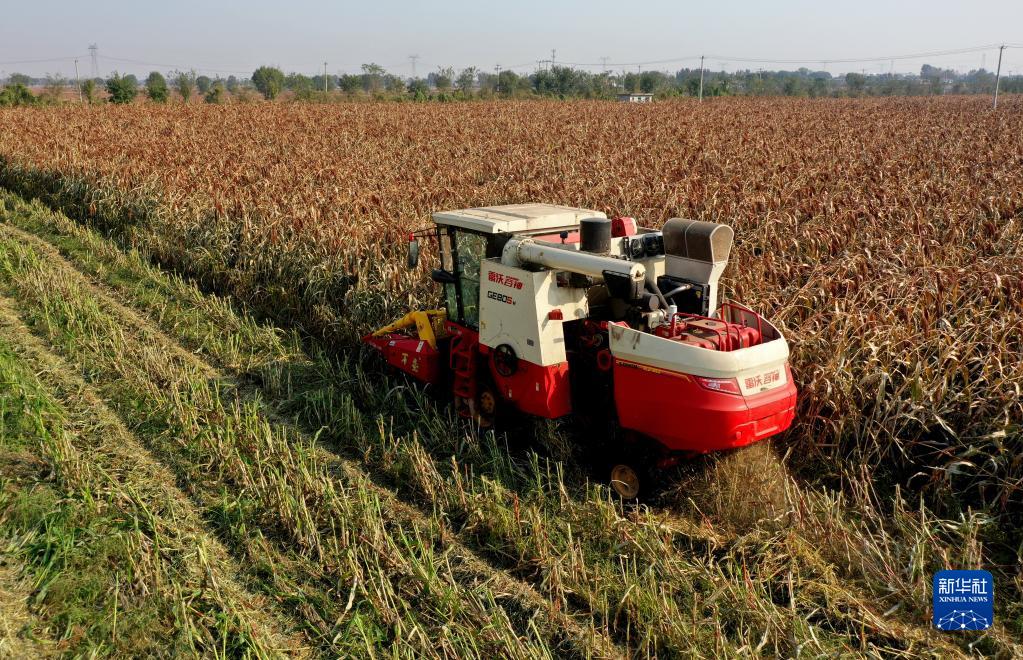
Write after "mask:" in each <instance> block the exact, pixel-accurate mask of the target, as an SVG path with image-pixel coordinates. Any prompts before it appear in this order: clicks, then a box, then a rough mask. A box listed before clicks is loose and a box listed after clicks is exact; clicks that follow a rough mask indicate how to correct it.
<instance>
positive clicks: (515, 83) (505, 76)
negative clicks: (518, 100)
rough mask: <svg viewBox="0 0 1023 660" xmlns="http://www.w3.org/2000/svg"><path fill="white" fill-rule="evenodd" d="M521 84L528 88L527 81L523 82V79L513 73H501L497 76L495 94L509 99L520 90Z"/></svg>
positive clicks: (506, 71) (507, 71)
mask: <svg viewBox="0 0 1023 660" xmlns="http://www.w3.org/2000/svg"><path fill="white" fill-rule="evenodd" d="M523 84H525V85H527V86H528V85H529V80H528V79H525V82H524V81H523V78H522V77H521V76H519V74H517V73H515V72H514V71H509V70H505V71H502V72H501V73H499V74H498V76H497V93H498V94H500V95H501V96H504V97H506V98H510V97H512V96H514V95H515V94H516V93H518V92H519V91H520V90H521V89H522V87H523Z"/></svg>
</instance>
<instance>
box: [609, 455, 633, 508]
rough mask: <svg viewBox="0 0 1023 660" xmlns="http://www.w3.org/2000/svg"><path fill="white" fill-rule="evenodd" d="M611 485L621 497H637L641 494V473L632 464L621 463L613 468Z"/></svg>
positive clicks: (628, 498)
mask: <svg viewBox="0 0 1023 660" xmlns="http://www.w3.org/2000/svg"><path fill="white" fill-rule="evenodd" d="M611 487H612V488H614V490H615V492H616V493H618V496H619V497H621V498H623V499H626V500H631V499H635V498H636V496H637V495H639V474H637V473H636V471H635V470H634V469H632V467H631V466H629V465H625V464H624V463H619V464H618V465H616V466H614V467H613V468H611Z"/></svg>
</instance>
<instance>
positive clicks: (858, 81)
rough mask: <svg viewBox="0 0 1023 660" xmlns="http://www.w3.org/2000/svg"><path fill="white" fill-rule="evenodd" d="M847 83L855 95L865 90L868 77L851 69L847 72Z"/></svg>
mask: <svg viewBox="0 0 1023 660" xmlns="http://www.w3.org/2000/svg"><path fill="white" fill-rule="evenodd" d="M845 84H846V85H847V86H848V87H849V92H850V93H852V94H854V95H855V96H860V95H861V94H863V90H864V89H866V87H867V77H866V76H865V75H863V74H862V73H854V72H852V71H850V72H849V73H847V74H845Z"/></svg>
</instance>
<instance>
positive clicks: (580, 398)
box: [364, 204, 796, 498]
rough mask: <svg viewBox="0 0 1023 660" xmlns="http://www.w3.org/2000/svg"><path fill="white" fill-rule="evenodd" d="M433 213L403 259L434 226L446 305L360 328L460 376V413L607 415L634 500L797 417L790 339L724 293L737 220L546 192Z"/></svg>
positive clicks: (454, 382)
mask: <svg viewBox="0 0 1023 660" xmlns="http://www.w3.org/2000/svg"><path fill="white" fill-rule="evenodd" d="M433 220H434V224H435V226H434V227H433V228H431V229H430V230H424V231H420V232H416V233H415V234H413V235H412V236H411V237H410V238H411V241H410V251H409V265H410V266H412V267H414V266H415V265H416V264H417V263H418V253H419V246H418V240H417V238H418V237H421V236H431V237H432V238H434V239H436V241H437V245H438V257H439V268H437V269H435V270H434V271H433V273H432V279H433V280H434V281H435V282H437V283H438V284H440V285H441V286H442V288H443V295H442V299H443V308H441V309H435V310H427V311H415V312H412V313H410V314H408V315H407V316H406V317H404V318H403V319H401V320H399V321H398V322H396V323H392V324H391V325H389V326H387V327H384V328H381V329H380V330H378V331H376V332H374V333H372V334H371V335H368V336H367V337H365V338H364V339H365V341H366V343H368V344H369V345H370V346H373V347H374V348H376V349H377V350H378V351H380V353H382V354H383V356H384V358H385V359H386V360H387V362H388V363H389V364H390V365H392V366H393V367H395V368H397V369H399V370H401V371H404V372H406V373H408V374H410V375H412V376H413V377H415V378H417V379H419V380H422V381H424V382H426V383H431V384H433V385H436V386H439V387H443V388H445V389H448V390H450V392H451V394H452V396H453V398H454V402H455V408H456V410H457V411H458V414H460V415H461V416H463V417H467V418H470V419H472V420H474V421H475V422H476V423H478V424H479V425H480V426H482V427H488V426H490V425H492V424H493V422H494V419H495V416H496V414H497V412H498V411H499V410H501V409H506V410H517V411H520V412H521V413H526V414H530V415H535V416H538V417H544V418H550V419H554V418H559V417H563V416H566V415H569V414H572V415H574V416H575V417H578V418H580V420H581V421H583V422H584V425H585V426H586V427H587V428H592V429H603V430H604V433H605V435H607V436H608V438H607V439H609V440H610V441H611V442H612V443H617V444H618V445H619V446H618V447H617V448H616V447H612V448H611V449H612V450H614V449H618V450H619V451H618V452H617V454H618V455H619V456H620V458H619V459H617V460H615V461H612V464H611V465H610V467H611V472H610V476H611V485H612V487H613V488H614V489H615V490H616V491H617V492H618V493H619V494H620V495H621V496H623V497H626V498H633V497H635V496H636V495H638V493H639V490H640V486H641V483H642V481H641V475H642V474H644V473H645V472H647V471H648V470H649V468H650V467H652V466H655V465H656V466H660V467H665V466H667V465H670V464H672V463H674V462H675V461H677V460H679V458H682V457H685V456H691V455H697V454H702V453H707V452H713V451H721V450H727V449H732V448H736V447H742V446H744V445H748V444H750V443H753V442H756V441H758V440H763V439H765V438H768V437H770V436H772V435H775V434H777V433H780V432H781V431H783V430H785V429H786V428H788V427H789V426H790V425H791V423H792V420H793V417H794V411H795V403H796V388H795V384H794V383H793V381H792V374H791V371H790V369H789V366H788V354H789V351H788V344H787V343H786V341H785V338H784V337H783V336H782V333H781V332H780V331H779V330H778V328H776V327H775V326H773V325H772V324H771V323H770V322H768V321H767V320H766V319H764V318H763V317H762V316H760V315H759V314H757V313H756V312H754V311H753V310H751V309H749V308H748V307H745V306H742V305H740V304H738V303H735V302H730V301H728V302H719V300H718V280H719V278H720V277H721V274H722V272H723V271H724V269H725V266H726V265H727V263H728V256H729V251H730V249H731V245H732V238H733V233H732V230H731V228H730V227H728V226H725V225H720V224H716V223H710V222H702V221H696V220H683V219H679V218H675V219H671V220H668V221H667V222H666V223H665V224H664V226H663V228H662V229H660V230H654V229H646V228H641V227H637V225H636V222H635V221H634V220H633V219H632V218H627V217H622V218H614V219H609V218H607V217H606V216H605V215H604V214H603V213H601V212H599V211H592V210H588V209H578V208H570V207H563V206H553V205H547V204H519V205H510V206H496V207H488V208H475V209H463V210H457V211H445V212H440V213H435V214H434V215H433ZM607 429H614V431H613V432H611V433H607ZM641 457H642V458H645V459H646V460H647V461H648V462H647V464H642V465H641V464H639V463H638V460H639V459H640V458H641Z"/></svg>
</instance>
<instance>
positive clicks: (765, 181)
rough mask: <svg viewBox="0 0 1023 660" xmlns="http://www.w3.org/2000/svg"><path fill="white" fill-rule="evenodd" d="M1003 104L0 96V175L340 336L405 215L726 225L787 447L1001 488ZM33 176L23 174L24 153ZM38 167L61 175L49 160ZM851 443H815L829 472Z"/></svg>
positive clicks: (1006, 209)
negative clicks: (761, 322)
mask: <svg viewBox="0 0 1023 660" xmlns="http://www.w3.org/2000/svg"><path fill="white" fill-rule="evenodd" d="M1021 111H1023V101H1021V100H1020V99H1015V98H1011V97H1010V98H1006V99H1005V100H1004V103H1003V104H1002V106H1001V107H1000V108H999V110H998V112H992V111H991V109H990V108H989V107H988V102H987V101H986V100H983V99H967V98H952V99H948V98H942V99H926V98H916V99H884V100H825V101H799V100H781V99H770V100H756V99H729V100H725V101H721V102H714V103H704V104H702V105H700V104H696V103H691V102H676V103H672V102H666V103H658V104H652V105H650V106H646V107H634V106H629V105H624V104H614V103H603V102H565V103H561V102H525V103H511V102H508V103H462V104H451V105H444V104H429V105H417V104H351V105H323V106H302V105H273V104H262V105H251V106H250V105H237V106H228V107H181V106H177V107H153V106H141V105H138V106H131V107H124V108H101V109H79V108H60V109H41V110H30V111H24V110H5V111H0V155H2V156H3V157H6V158H8V159H9V160H8V161H7V163H6V164H5V165H2V166H0V182H6V185H8V186H11V187H15V188H19V189H20V190H22V191H29V192H33V191H35V192H41V193H45V194H46V195H48V196H49V197H50V199H51V200H53V201H56V202H58V203H59V204H60V205H62V206H63V207H64V208H65V209H67V210H70V211H77V212H79V213H80V214H81V215H84V216H91V217H92V218H93V220H94V221H95V222H96V223H97V224H98V225H100V226H102V227H105V228H107V229H111V230H113V231H116V232H119V233H121V234H122V235H123V236H125V237H127V238H129V239H130V240H132V241H133V242H134V243H135V244H137V245H140V246H143V247H145V248H146V249H148V250H150V251H151V252H152V253H154V255H155V256H156V257H157V258H159V259H161V260H162V261H164V262H166V263H170V264H173V265H175V266H176V267H178V268H181V269H183V270H186V271H188V272H191V273H193V274H195V275H198V276H200V277H202V278H204V279H206V280H207V281H212V282H215V283H216V284H217V285H218V286H221V287H224V288H227V289H229V290H230V291H232V292H233V293H234V294H236V295H237V296H238V297H239V298H241V299H243V300H246V301H248V302H250V303H253V304H255V305H258V306H261V307H263V308H266V309H272V310H273V311H274V312H275V313H277V314H278V315H279V316H284V317H290V318H291V319H293V320H294V321H295V322H298V323H301V324H302V325H304V326H305V327H306V328H309V329H314V330H316V331H317V332H320V333H323V334H325V335H327V336H328V337H331V338H334V339H336V340H341V341H344V340H349V339H351V338H353V337H354V336H356V335H357V334H358V333H359V332H362V331H364V330H366V329H367V328H368V327H370V326H372V325H374V324H377V323H380V322H384V321H386V320H390V318H392V317H393V316H396V315H398V314H400V313H402V312H403V311H404V310H405V309H406V308H407V307H408V306H410V305H426V304H429V303H430V302H431V296H432V295H434V294H433V293H432V292H431V291H432V289H431V288H430V287H429V286H428V284H427V283H426V281H425V280H426V278H425V277H424V276H423V274H422V273H413V274H409V273H407V272H405V271H404V269H403V266H402V261H401V254H400V251H401V249H402V244H401V240H400V236H401V233H402V231H403V230H407V229H408V228H411V227H416V226H419V225H423V224H425V223H427V222H428V216H429V213H430V212H432V211H436V210H441V209H446V208H457V207H466V206H479V205H490V204H501V203H510V202H519V201H527V200H533V201H549V202H556V203H562V204H570V205H575V206H583V207H591V208H596V209H600V210H603V211H605V212H607V213H608V214H622V215H632V216H635V217H637V218H638V219H639V221H640V223H641V224H645V225H654V226H656V225H659V224H660V223H661V222H663V221H664V220H666V219H667V218H670V217H673V216H683V217H695V218H700V219H706V220H714V221H718V222H724V223H728V224H730V225H732V226H733V227H734V228H735V230H736V234H737V245H736V249H735V250H734V252H733V255H734V256H733V260H732V263H731V264H730V266H729V268H728V270H727V271H726V278H725V283H724V284H725V288H726V295H730V296H733V297H735V298H737V299H739V300H742V301H744V302H745V303H747V304H750V305H752V306H754V307H755V308H758V309H759V310H761V311H763V312H764V313H765V314H767V315H769V316H770V317H771V318H773V319H776V320H777V321H779V322H781V323H782V324H783V326H784V328H785V330H786V332H787V333H788V335H789V337H790V339H791V344H792V347H793V355H794V358H793V359H794V368H795V371H796V374H797V380H798V384H799V386H800V388H801V390H802V392H803V395H802V402H803V403H802V406H801V409H800V411H799V420H798V423H797V425H796V427H795V430H794V431H793V432H792V433H791V435H790V440H792V441H794V442H796V443H797V446H798V448H799V451H801V452H805V453H807V454H809V455H817V456H828V457H841V458H843V459H849V460H850V461H851V462H852V464H856V463H860V462H865V463H866V464H867V465H869V466H876V467H894V468H896V469H899V470H900V472H901V476H902V477H905V476H906V475H908V474H911V473H913V472H915V471H917V470H921V469H923V472H922V476H920V477H917V479H916V480H915V481H913V482H912V483H914V484H916V485H920V486H923V485H924V482H925V481H934V482H938V483H945V484H951V485H952V486H954V487H957V488H959V487H966V486H970V487H973V490H971V491H970V492H971V493H972V495H973V497H974V498H975V499H976V498H981V499H983V500H985V501H987V502H990V503H996V504H998V505H1001V506H1005V505H1007V504H1008V503H1009V502H1010V501H1013V498H1015V501H1018V500H1019V498H1020V495H1021V490H1020V489H1021V486H1020V480H1021V478H1023V466H1021V464H1020V463H1019V461H1018V458H1017V457H1018V455H1019V453H1020V451H1021V448H1020V443H1021V440H1020V437H1021V430H1020V425H1021V419H1023V397H1021V388H1023V359H1021V355H1023V343H1021V342H1023V340H1021V339H1020V337H1021V332H1023V280H1021V273H1023V142H1021V140H1020V136H1021V134H1023V113H1021ZM41 173H42V174H41ZM53 174H56V175H57V176H52V175H53ZM849 464H850V462H847V461H846V460H843V461H841V462H838V463H835V462H828V463H826V465H828V466H829V468H828V469H829V470H833V471H834V472H835V473H838V472H840V471H841V469H842V466H846V465H849Z"/></svg>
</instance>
